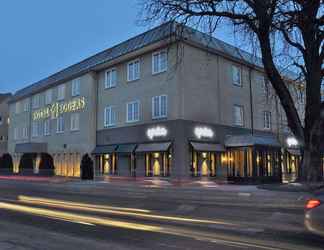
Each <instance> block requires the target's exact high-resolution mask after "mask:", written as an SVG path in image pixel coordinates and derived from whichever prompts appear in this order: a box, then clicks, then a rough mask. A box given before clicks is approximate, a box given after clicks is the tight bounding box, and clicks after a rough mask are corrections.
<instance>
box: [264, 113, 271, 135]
mask: <svg viewBox="0 0 324 250" xmlns="http://www.w3.org/2000/svg"><path fill="white" fill-rule="evenodd" d="M271 125H272V124H271V112H270V111H263V128H264V129H266V130H270V129H271Z"/></svg>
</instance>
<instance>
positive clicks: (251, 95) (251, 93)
mask: <svg viewBox="0 0 324 250" xmlns="http://www.w3.org/2000/svg"><path fill="white" fill-rule="evenodd" d="M249 87H250V109H251V135H253V134H254V119H253V117H254V112H253V91H252V68H249Z"/></svg>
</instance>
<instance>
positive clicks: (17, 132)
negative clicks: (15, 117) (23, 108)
mask: <svg viewBox="0 0 324 250" xmlns="http://www.w3.org/2000/svg"><path fill="white" fill-rule="evenodd" d="M13 137H14V140H18V139H19V129H18V128H14V134H13Z"/></svg>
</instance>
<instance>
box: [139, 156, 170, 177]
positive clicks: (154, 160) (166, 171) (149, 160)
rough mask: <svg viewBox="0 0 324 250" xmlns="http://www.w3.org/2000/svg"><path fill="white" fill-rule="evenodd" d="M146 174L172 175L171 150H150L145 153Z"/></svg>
mask: <svg viewBox="0 0 324 250" xmlns="http://www.w3.org/2000/svg"><path fill="white" fill-rule="evenodd" d="M144 158H145V176H163V177H167V176H170V172H171V154H170V153H169V152H149V153H145V154H144Z"/></svg>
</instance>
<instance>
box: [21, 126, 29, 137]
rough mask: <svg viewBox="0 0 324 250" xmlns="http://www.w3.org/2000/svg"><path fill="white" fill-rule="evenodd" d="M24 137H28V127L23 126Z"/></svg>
mask: <svg viewBox="0 0 324 250" xmlns="http://www.w3.org/2000/svg"><path fill="white" fill-rule="evenodd" d="M22 138H23V139H28V127H23V128H22Z"/></svg>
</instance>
